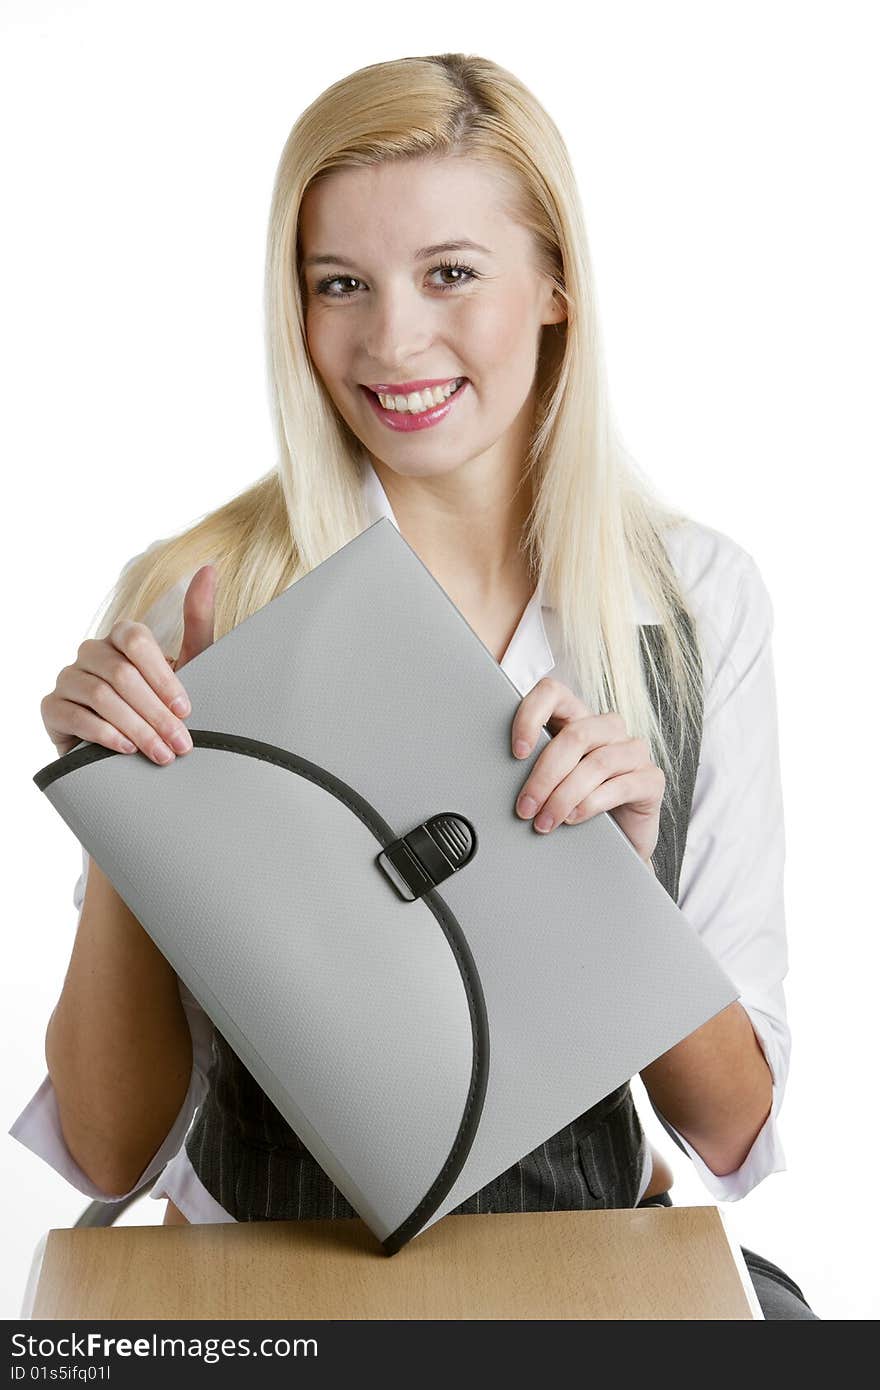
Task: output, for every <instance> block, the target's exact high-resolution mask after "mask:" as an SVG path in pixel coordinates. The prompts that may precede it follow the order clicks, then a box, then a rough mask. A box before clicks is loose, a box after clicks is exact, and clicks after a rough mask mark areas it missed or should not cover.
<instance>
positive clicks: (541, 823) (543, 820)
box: [535, 811, 553, 830]
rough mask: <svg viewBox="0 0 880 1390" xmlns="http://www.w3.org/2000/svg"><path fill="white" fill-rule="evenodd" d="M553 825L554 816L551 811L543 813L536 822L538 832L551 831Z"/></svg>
mask: <svg viewBox="0 0 880 1390" xmlns="http://www.w3.org/2000/svg"><path fill="white" fill-rule="evenodd" d="M552 824H553V816H552V815H551V813H550V812H549V811H542V812H541V814H540V815H539V816H538V818H537V820H536V821H535V829H536V830H549V829H550V827H551V825H552Z"/></svg>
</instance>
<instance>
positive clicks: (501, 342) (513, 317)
mask: <svg viewBox="0 0 880 1390" xmlns="http://www.w3.org/2000/svg"><path fill="white" fill-rule="evenodd" d="M468 307H470V306H468ZM474 309H475V313H474V314H473V316H470V314H468V316H463V321H462V334H463V338H462V347H463V350H466V352H467V356H468V359H470V360H471V361H473V364H474V375H477V377H484V378H485V377H487V374H488V373H492V371H500V370H503V371H505V373H507V374H509V375H510V377H512V378H517V379H519V378H520V377H525V378H528V377H531V373H532V370H534V357H535V332H534V327H532V320H534V310H532V307H531V304H528V303H527V302H525V300H524V299H523V300H517V299H512V297H510V296H503V297H499V299H498V300H495V302H487V300H484V302H482V303H481V304H478V306H477V304H475V306H474Z"/></svg>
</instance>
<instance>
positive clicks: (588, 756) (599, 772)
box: [517, 726, 645, 830]
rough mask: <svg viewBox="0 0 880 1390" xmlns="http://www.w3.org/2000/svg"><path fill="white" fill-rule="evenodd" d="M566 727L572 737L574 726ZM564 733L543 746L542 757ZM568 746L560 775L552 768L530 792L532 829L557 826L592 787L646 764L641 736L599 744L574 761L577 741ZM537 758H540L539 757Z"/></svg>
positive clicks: (534, 775)
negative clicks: (569, 748)
mask: <svg viewBox="0 0 880 1390" xmlns="http://www.w3.org/2000/svg"><path fill="white" fill-rule="evenodd" d="M569 727H570V728H571V730H573V734H571V738H573V739H574V737H576V726H569ZM566 733H567V730H564V728H563V730H562V733H559V734H557V735H556V738H555V739H553V742H552V744H548V746H546V748H545V749H544V753H542V755H541V758H544V755H545V753H549V752H551V751H552V748H553V744H559V742H560V741H563V739H564V737H566ZM571 746H573V753H571V755H570V756H569V758H567V762H566V763H564V765H563V770H562V771H560V773H559V776H556V771H552V773H551V774H549V777H548V778H546V783H545V781H544V777H542V776H541V778H539V780H538V783H537V787H535V794H534V795H532V801H534V802H535V806H534V810H531V816H532V817H534V819H535V821H541V824H535V830H552V828H553V826H557V824H559V823H560V821H562V820H564V819H566V816H567V815H569V813H570V812H571V810H573V808H574V806H576V805H577V803H578V802H580V801H582V799H584V798H585V796H588V795H589V794H591V792H594V791H595V788H598V787H599V785H601V784H602V783H603V781H605V780H606V778H609V777H617V776H620V774H621V773H628V771H631V770H635V769H638V767H642V766H644V765H645V744H644V739H641V738H628V739H623V741H620V742H616V744H601V745H599V746H598V748H594V749H592V751H591V752H588V753H585V755H584V756H581V758H580V759H578V760H577V762H574V763H573V762H571V758H573V756H574V753H576V752H577V742H574V741H573V745H571ZM539 762H541V759H538V763H539ZM538 763H535V766H534V767H532V770H531V774H530V777H528V781H527V784H525V788H524V792H523V794H520V796H519V798H517V813H519V815H523V810H520V806H521V803H523V802H524V795H527V794H528V792H527V788H528V787H530V785H532V784H535V778H537V774H538ZM553 778H555V780H553ZM525 816H527V817H528V808H525ZM545 817H549V819H545Z"/></svg>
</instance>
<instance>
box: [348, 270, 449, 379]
mask: <svg viewBox="0 0 880 1390" xmlns="http://www.w3.org/2000/svg"><path fill="white" fill-rule="evenodd" d="M433 309H434V306H433V305H432V304H429V303H426V302H425V300H424V299H423V298H422V297H421V296H420V295H419V294H417V293H416V292H415V290H413V289H412V288H410V289H406V288H404V287H398V288H396V289H386V290H383V291H374V292H373V294H372V295H371V297H370V303H369V306H368V310H367V314H366V316H365V318H364V319H363V320H362V322H363V346H364V353H365V356H366V358H367V360H368V361H370V362H373V363H375V377H374V379H376V380H384V379H387V380H390V381H394V380H400V378H401V377H404V376H407V375H409V376H412V377H417V376H418V374H419V373H418V371H417V370H416V364H418V363H419V362H421V361H422V360H423V359H424V358H425V357H426V350H427V348H429V347H430V344H431V342H432V341H433V337H434V322H433Z"/></svg>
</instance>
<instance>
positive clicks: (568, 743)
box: [516, 714, 627, 819]
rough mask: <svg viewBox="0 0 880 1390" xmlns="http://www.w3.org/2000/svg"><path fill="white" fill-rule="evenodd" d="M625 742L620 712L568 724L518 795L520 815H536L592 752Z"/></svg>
mask: <svg viewBox="0 0 880 1390" xmlns="http://www.w3.org/2000/svg"><path fill="white" fill-rule="evenodd" d="M625 741H627V740H626V729H625V725H624V723H623V720H622V719H621V718H620V716H619V715H617V714H588V715H586V716H585V717H584V718H583V719H574V720H572V721H571V722H570V723H569V724H565V725H564V726H563V727H562V728H561V729H560V730H559V733H558V734H556V735H555V736H554V737H553V738H552V739H551V740H550V742H549V743H548V744H547V746H546V747H545V748H544V749H542V751H541V754H540V756H539V757H538V759H537V761H536V762H535V763H534V764H533V766H532V768H531V770H530V772H529V775H528V777H527V779H526V781H525V783H524V784H523V786H522V788H521V789H520V793H519V796H518V797H517V801H516V810H517V814H518V815H520V816H523V817H524V818H525V819H528V818H529V817H531V816H534V815H535V814H536V813H537V812H538V811H539V809H540V808H541V807H542V806H543V805H544V803H545V802H546V800H547V798H548V797H549V796H550V795H551V793H552V792H553V791H554V790H555V788H556V787H558V786H559V784H560V783H561V782H562V781H563V779H564V778H566V777H567V776H568V775H569V773H570V772H571V771H572V770H573V769H574V768H575V767H577V765H578V763H579V762H580V761H581V759H582V758H584V757H585V756H586V755H587V754H588V753H590V752H591V751H593V750H598V749H601V748H604V747H609V748H610V747H614V746H615V745H617V744H619V743H622V742H625Z"/></svg>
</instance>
